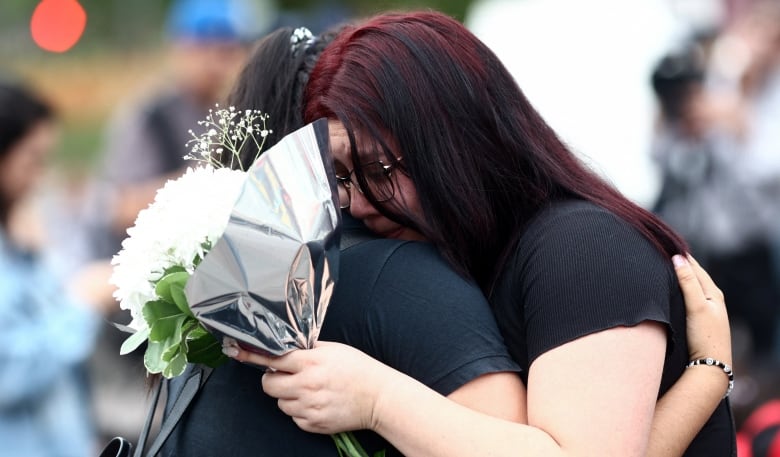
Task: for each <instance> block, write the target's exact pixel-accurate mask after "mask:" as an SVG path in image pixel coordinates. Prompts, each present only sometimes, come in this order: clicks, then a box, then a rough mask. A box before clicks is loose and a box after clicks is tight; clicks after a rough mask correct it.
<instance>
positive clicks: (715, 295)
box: [688, 254, 724, 304]
mask: <svg viewBox="0 0 780 457" xmlns="http://www.w3.org/2000/svg"><path fill="white" fill-rule="evenodd" d="M688 261H689V262H690V263H691V264H692V265H693V270H694V272H695V273H696V278H697V279H698V280H699V283H700V284H701V287H702V289H703V291H704V295H705V296H706V297H707V298H712V299H714V300H717V301H718V302H719V303H721V304H723V301H724V298H723V292H721V290H720V289H719V288H718V286H717V285H715V282H714V281H713V280H712V278H711V277H710V275H709V274H708V273H707V272H706V271H705V270H704V268H702V267H701V265H699V262H697V261H696V259H694V258H693V256H692V255H690V254H688Z"/></svg>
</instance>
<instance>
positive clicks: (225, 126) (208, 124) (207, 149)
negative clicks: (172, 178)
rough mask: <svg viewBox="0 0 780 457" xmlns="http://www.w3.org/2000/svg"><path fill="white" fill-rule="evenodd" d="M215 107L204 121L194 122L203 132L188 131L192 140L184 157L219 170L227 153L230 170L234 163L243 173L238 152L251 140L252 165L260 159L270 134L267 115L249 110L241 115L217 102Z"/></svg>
mask: <svg viewBox="0 0 780 457" xmlns="http://www.w3.org/2000/svg"><path fill="white" fill-rule="evenodd" d="M215 106H216V110H212V109H210V110H209V114H208V115H207V116H206V120H204V121H198V125H200V126H201V127H203V128H204V129H205V132H204V133H202V134H200V135H196V134H195V132H193V131H192V130H190V131H189V133H190V135H192V139H191V140H190V141H188V142H187V148H188V149H189V150H190V153H189V154H187V155H186V156H184V158H185V159H187V160H195V161H198V162H204V163H206V164H208V165H210V166H212V167H214V168H222V167H224V166H225V161H223V160H222V156H223V154H225V153H226V152H227V153H229V154H230V165H229V166H230V168H234V165H235V164H236V163H237V164H238V167H239V168H240V169H241V170H244V171H246V169H245V168H244V164H243V163H242V162H241V151H242V150H243V149H244V147H245V146H247V144H248V143H249V142H250V141H251V142H252V143H253V144H254V146H255V147H256V150H257V152H256V154H255V157H254V158H253V159H252V163H254V162H255V161H256V160H257V159H258V157H260V152H261V151H262V150H263V145H264V144H265V139H266V137H267V136H268V135H269V134H270V133H273V130H270V129H268V127H267V126H266V121H267V120H268V114H265V113H263V112H262V111H260V110H250V109H248V110H244V111H243V112H242V111H239V110H236V108H235V107H234V106H231V107H228V108H220V107H219V103H217V104H216V105H215ZM258 136H259V137H260V140H258ZM248 165H250V166H251V164H248Z"/></svg>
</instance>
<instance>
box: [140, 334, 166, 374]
mask: <svg viewBox="0 0 780 457" xmlns="http://www.w3.org/2000/svg"><path fill="white" fill-rule="evenodd" d="M162 352H163V344H162V343H160V342H157V341H149V345H148V346H146V353H144V366H145V367H146V371H148V372H149V373H162V371H163V369H164V368H165V366H166V365H167V363H166V362H164V361H163V360H162Z"/></svg>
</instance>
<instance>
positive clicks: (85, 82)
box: [0, 0, 473, 173]
mask: <svg viewBox="0 0 780 457" xmlns="http://www.w3.org/2000/svg"><path fill="white" fill-rule="evenodd" d="M257 1H258V3H259V4H263V3H270V4H275V5H276V6H277V10H278V12H279V17H278V19H277V24H285V25H298V24H300V25H309V26H310V27H312V29H313V30H315V32H316V31H317V25H316V24H317V21H318V20H322V17H323V16H328V15H329V13H330V15H331V16H333V15H335V16H338V15H339V14H352V15H353V16H357V17H360V16H366V15H370V14H374V13H377V12H380V11H384V10H410V9H429V8H432V9H436V10H440V11H443V12H445V13H447V14H450V15H452V16H453V17H456V18H458V19H459V20H463V19H464V17H465V14H466V12H467V9H468V7H469V6H470V4H471V3H472V2H473V0H257ZM39 3H40V2H39V1H38V0H0V61H2V62H3V65H2V67H0V78H3V77H6V78H7V77H8V75H9V74H10V76H11V78H12V79H21V80H23V81H25V82H26V83H27V84H29V85H31V86H32V87H33V88H35V89H37V90H39V91H40V92H41V93H42V94H43V95H44V96H45V97H46V98H48V99H49V100H50V101H52V103H53V104H54V105H55V107H56V108H57V111H58V112H59V114H60V117H61V119H62V121H63V122H62V125H63V129H62V131H63V141H62V145H61V148H60V152H59V154H58V156H57V159H58V160H57V164H58V165H59V166H60V168H64V169H66V170H71V171H73V172H75V173H78V172H79V171H81V170H85V169H89V168H91V167H93V166H94V165H95V164H96V163H97V161H98V159H99V154H100V147H101V142H102V140H103V133H104V132H105V128H106V122H107V120H108V119H109V118H110V117H111V115H112V114H113V113H114V112H115V111H116V109H117V107H119V106H120V105H121V104H122V103H124V102H127V101H130V100H132V99H133V98H137V95H139V94H142V93H143V91H144V89H146V88H149V87H150V86H151V85H153V84H156V83H158V82H159V79H160V76H161V74H164V71H163V70H164V65H165V46H163V44H164V43H165V35H164V28H165V19H166V14H167V12H168V9H169V7H170V5H171V3H173V0H79V3H80V4H81V5H82V6H83V7H84V9H85V10H86V12H87V28H86V30H85V31H84V35H83V36H82V38H81V40H80V41H79V43H78V44H77V45H76V46H75V47H74V48H73V49H72V50H70V51H68V52H66V53H64V54H52V53H48V52H46V51H43V50H41V49H40V48H38V47H37V46H36V45H35V44H34V43H33V42H32V39H31V37H30V31H29V24H30V18H31V17H32V13H33V11H34V10H35V7H36V6H37V5H38V4H39ZM337 20H338V21H340V19H337Z"/></svg>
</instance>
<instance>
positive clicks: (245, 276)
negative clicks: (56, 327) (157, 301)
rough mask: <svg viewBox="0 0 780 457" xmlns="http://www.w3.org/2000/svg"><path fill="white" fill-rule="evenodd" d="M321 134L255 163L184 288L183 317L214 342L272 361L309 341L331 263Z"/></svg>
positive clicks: (332, 229) (303, 133)
mask: <svg viewBox="0 0 780 457" xmlns="http://www.w3.org/2000/svg"><path fill="white" fill-rule="evenodd" d="M327 128H328V125H327V121H325V120H320V121H317V122H315V123H313V124H309V125H307V126H305V127H303V128H302V129H300V130H298V131H296V132H294V133H292V134H290V135H288V136H286V137H285V138H284V139H282V140H281V141H280V142H279V143H277V144H276V145H275V146H274V147H273V148H271V149H269V150H268V151H266V152H264V153H263V154H262V155H261V157H260V159H259V160H258V161H257V162H256V163H255V164H254V165H253V166H252V167H251V168H250V170H249V171H248V177H247V181H246V183H245V184H244V188H243V190H242V192H241V195H240V197H239V198H238V201H237V202H236V205H235V207H234V208H233V212H232V213H231V216H230V222H229V223H228V226H227V229H226V230H225V233H224V234H223V235H222V237H221V238H220V239H219V241H218V242H217V243H216V244H215V245H214V246H213V247H212V249H211V250H210V251H209V253H208V254H207V255H206V257H205V258H204V259H203V261H202V262H201V263H200V265H198V267H197V268H196V270H195V273H194V274H193V275H192V276H191V277H190V279H189V281H188V282H187V286H186V289H185V294H186V296H187V300H188V302H189V304H190V309H191V310H192V312H193V314H195V317H197V318H198V320H200V322H202V323H203V324H204V326H205V327H206V328H208V329H209V330H211V331H212V333H214V334H215V335H216V336H217V338H218V339H219V340H221V339H222V337H223V336H226V337H229V338H233V339H234V340H236V341H237V342H238V343H239V344H240V345H241V346H242V347H244V348H247V349H249V350H254V351H258V352H263V353H269V354H272V355H282V354H284V353H287V352H289V351H291V350H294V349H305V348H310V347H312V345H313V344H314V342H315V341H316V340H317V337H318V335H319V331H320V328H321V326H322V322H323V319H324V317H325V313H326V311H327V308H328V303H329V301H330V297H331V294H332V292H333V287H334V285H335V283H336V281H337V279H338V259H339V249H338V248H339V235H340V228H339V226H340V211H339V209H338V194H337V193H336V185H335V177H334V175H333V170H332V166H331V162H330V156H329V152H328V131H327Z"/></svg>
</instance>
